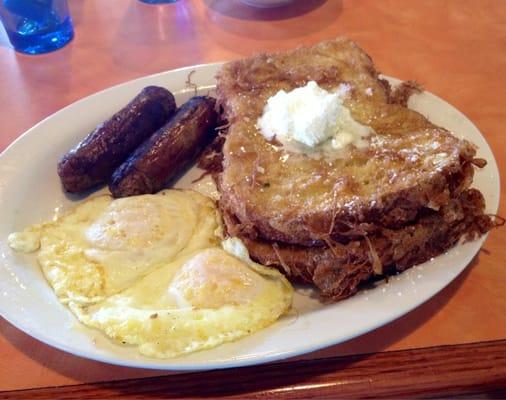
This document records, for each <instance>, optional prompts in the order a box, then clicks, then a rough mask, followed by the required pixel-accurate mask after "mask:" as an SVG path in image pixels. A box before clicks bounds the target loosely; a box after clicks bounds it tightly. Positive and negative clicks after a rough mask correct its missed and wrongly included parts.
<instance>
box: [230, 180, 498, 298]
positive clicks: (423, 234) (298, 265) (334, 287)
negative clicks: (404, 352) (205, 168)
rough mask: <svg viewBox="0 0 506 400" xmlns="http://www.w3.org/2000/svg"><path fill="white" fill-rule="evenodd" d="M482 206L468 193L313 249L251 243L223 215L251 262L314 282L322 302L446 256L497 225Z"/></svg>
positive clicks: (232, 220)
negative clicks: (397, 223)
mask: <svg viewBox="0 0 506 400" xmlns="http://www.w3.org/2000/svg"><path fill="white" fill-rule="evenodd" d="M484 207H485V201H484V199H483V196H482V194H481V193H480V192H479V191H478V190H475V189H469V190H465V191H464V192H462V193H461V194H460V196H459V197H458V198H455V199H452V200H451V201H450V202H449V203H448V204H446V205H444V206H443V207H441V209H440V210H439V211H434V210H431V209H425V210H424V211H423V212H422V213H421V216H420V217H419V218H418V219H417V221H416V222H414V223H412V224H409V225H406V226H404V227H401V228H398V229H389V228H381V229H380V231H379V232H377V233H376V234H375V235H372V236H370V237H364V238H362V239H360V240H353V241H350V242H348V243H347V244H340V243H333V244H331V245H330V246H327V245H326V246H310V247H304V246H300V245H293V244H286V243H280V242H273V241H266V240H263V239H258V238H257V239H251V238H250V237H249V236H248V235H247V234H246V235H245V232H244V228H245V227H244V226H242V225H241V224H240V223H239V222H238V221H237V219H236V218H235V217H234V216H232V215H230V214H228V213H227V212H224V213H223V214H222V215H223V218H224V221H225V224H226V227H227V230H228V234H229V235H231V236H237V237H240V238H241V239H242V240H243V241H244V243H245V245H246V247H247V248H248V251H249V253H250V256H251V257H252V259H254V260H255V261H257V262H259V263H261V264H264V265H269V266H272V267H275V268H277V269H279V270H280V271H281V272H283V273H284V274H286V275H287V277H288V278H289V279H290V280H292V281H295V282H302V283H309V284H314V285H315V286H316V287H317V288H318V289H319V293H320V295H321V297H322V298H323V299H326V300H331V301H337V300H341V299H344V298H346V297H349V296H351V295H353V294H355V293H356V292H357V290H358V289H359V288H360V285H361V284H363V283H365V282H368V281H370V280H372V279H374V278H375V277H378V276H379V277H381V276H385V275H388V274H393V273H396V272H401V271H404V270H405V269H407V268H409V267H411V266H413V265H415V264H419V263H422V262H425V261H427V260H429V259H430V258H431V257H435V256H437V255H440V254H442V253H444V252H445V251H447V250H448V249H449V248H450V247H452V246H454V245H455V244H456V243H457V242H458V241H459V240H461V239H464V240H472V239H475V238H476V237H478V236H480V235H482V234H484V233H486V232H488V231H489V230H490V229H491V228H492V227H493V226H494V222H493V221H492V219H491V218H490V217H489V216H488V215H485V214H484V213H483V210H484ZM246 229H248V227H246Z"/></svg>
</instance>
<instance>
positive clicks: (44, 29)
mask: <svg viewBox="0 0 506 400" xmlns="http://www.w3.org/2000/svg"><path fill="white" fill-rule="evenodd" d="M0 19H1V21H2V23H3V25H4V28H5V30H6V32H7V35H8V36H9V40H10V42H11V44H12V46H14V48H15V49H16V50H17V51H20V52H22V53H27V54H40V53H47V52H48V51H53V50H57V49H59V48H60V47H63V46H65V45H66V44H67V43H68V42H69V41H70V40H71V39H72V38H73V37H74V29H73V27H72V19H71V18H70V14H69V9H68V4H67V0H0Z"/></svg>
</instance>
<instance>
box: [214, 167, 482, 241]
mask: <svg viewBox="0 0 506 400" xmlns="http://www.w3.org/2000/svg"><path fill="white" fill-rule="evenodd" d="M473 173H474V170H473V167H472V163H471V162H467V163H464V164H463V167H462V169H461V170H459V171H457V172H454V173H448V174H446V175H445V174H435V175H434V176H432V177H431V179H430V180H429V181H425V182H424V181H422V182H420V183H418V184H417V185H416V186H414V187H412V188H409V189H405V190H403V191H400V192H395V193H387V194H386V195H385V196H383V197H382V198H380V199H379V200H378V201H376V202H375V203H374V205H371V206H369V207H368V206H367V205H365V204H364V205H358V206H357V208H359V211H358V212H356V213H350V212H349V211H350V210H349V209H346V210H336V211H335V212H330V213H323V214H321V213H319V214H316V213H313V214H312V213H308V214H307V216H306V218H304V219H300V220H299V219H293V220H291V221H289V222H288V224H287V229H286V230H285V232H281V231H279V230H276V229H273V228H272V226H271V224H270V222H269V221H266V220H264V219H262V218H261V216H257V215H255V213H254V212H251V210H250V209H249V208H248V207H247V204H246V205H245V206H244V207H241V208H239V209H240V210H241V211H242V212H243V213H241V214H240V215H237V214H236V213H234V210H237V207H235V206H234V205H231V204H230V200H231V197H229V196H226V195H225V196H224V195H223V194H224V193H223V192H221V193H222V196H221V198H220V208H221V209H222V210H225V211H226V212H227V213H228V214H231V215H234V217H235V218H236V219H238V221H240V223H241V225H242V226H245V227H246V226H247V227H248V229H247V230H245V231H244V234H243V235H244V236H246V237H248V238H250V239H257V238H260V239H266V240H274V241H279V242H284V243H289V244H299V245H304V246H311V245H322V244H324V243H325V241H326V240H329V239H330V240H333V241H337V242H347V241H349V240H353V239H357V238H360V237H363V235H364V234H368V235H370V234H374V233H376V232H377V231H378V230H380V229H383V228H391V229H395V228H399V227H402V226H403V225H405V224H406V223H409V222H411V221H415V220H416V218H417V217H418V216H419V214H420V212H421V209H422V208H424V207H427V205H429V204H430V206H431V207H432V208H433V209H435V210H438V209H439V208H440V207H442V206H444V205H445V204H447V203H448V202H449V201H451V200H452V199H455V198H457V197H458V196H459V195H460V194H461V193H462V192H463V191H464V190H466V189H467V188H469V186H470V184H471V182H472V179H473ZM217 183H218V188H220V186H221V185H220V177H219V175H218V179H217Z"/></svg>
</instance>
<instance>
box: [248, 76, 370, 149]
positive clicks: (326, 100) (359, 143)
mask: <svg viewBox="0 0 506 400" xmlns="http://www.w3.org/2000/svg"><path fill="white" fill-rule="evenodd" d="M349 90H350V87H349V85H346V84H341V85H340V86H339V87H338V88H337V89H336V90H335V91H333V92H329V91H327V90H325V89H323V88H321V87H320V86H318V84H317V83H316V82H314V81H309V82H308V83H307V84H306V86H303V87H299V88H296V89H293V90H292V91H290V92H285V91H284V90H280V91H279V92H277V93H276V94H275V95H274V96H272V97H270V98H269V99H268V100H267V104H266V106H265V107H264V111H263V114H262V116H261V117H260V118H259V119H258V121H257V127H258V129H259V130H260V132H261V133H262V135H263V136H264V137H265V138H266V139H267V140H269V141H270V140H272V139H274V138H275V139H276V140H277V141H278V142H280V143H281V144H282V145H283V146H284V147H286V148H287V150H290V151H295V152H302V153H306V154H311V153H315V152H320V153H331V152H332V151H338V150H341V149H343V148H345V147H346V146H348V145H350V144H352V145H354V146H356V147H358V148H364V147H367V145H368V142H367V140H366V138H367V137H368V136H369V135H370V134H371V133H372V132H373V130H372V128H370V127H368V126H366V125H362V124H360V123H359V122H357V121H355V120H354V119H353V117H352V116H351V113H350V110H349V109H348V108H347V107H346V106H345V105H344V104H343V100H344V99H345V98H346V96H347V95H348V92H349Z"/></svg>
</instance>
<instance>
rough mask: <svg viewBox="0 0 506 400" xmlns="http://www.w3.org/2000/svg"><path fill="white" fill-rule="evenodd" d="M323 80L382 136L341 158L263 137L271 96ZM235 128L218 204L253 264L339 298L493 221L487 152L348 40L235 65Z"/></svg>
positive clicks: (226, 73) (228, 96)
mask: <svg viewBox="0 0 506 400" xmlns="http://www.w3.org/2000/svg"><path fill="white" fill-rule="evenodd" d="M308 81H315V82H317V84H318V85H319V86H320V87H322V88H324V89H325V90H327V91H329V92H332V91H335V90H336V89H337V88H338V87H340V85H343V84H344V85H346V87H347V89H348V95H347V97H346V98H345V100H344V104H345V106H346V107H347V108H348V109H349V110H350V112H351V115H352V117H353V118H354V119H355V120H356V121H358V122H359V123H361V124H363V125H365V126H368V127H370V128H371V129H372V131H373V132H374V133H373V134H371V135H370V136H369V137H368V139H367V140H368V144H367V146H366V147H365V148H357V147H355V146H353V145H349V146H347V148H346V151H344V152H340V154H339V156H337V157H334V158H328V157H308V156H307V155H306V154H301V153H296V152H291V151H290V150H289V149H286V148H284V147H283V146H280V145H279V143H277V142H276V140H275V139H274V140H273V141H269V140H266V138H265V137H264V136H263V135H262V134H261V133H260V132H259V129H258V125H257V122H258V119H259V118H260V117H261V116H262V113H263V112H264V108H265V106H266V103H267V100H268V99H269V98H271V97H272V96H274V95H275V94H276V93H277V92H278V91H280V90H284V91H285V92H289V91H291V90H293V89H295V88H298V87H302V86H304V85H305V84H306V83H307V82H308ZM217 82H218V85H217V94H218V104H220V105H221V107H222V110H223V116H224V118H225V119H226V120H227V121H228V124H227V131H226V135H225V140H224V144H223V147H222V149H221V157H222V163H221V168H220V171H219V172H218V173H217V174H216V175H215V178H216V181H217V184H218V189H219V192H220V201H219V206H220V209H221V211H222V214H223V219H224V222H225V226H226V229H227V231H228V234H229V235H232V236H239V237H240V238H241V239H242V240H243V241H244V243H245V244H246V246H247V248H248V250H249V252H250V254H251V257H252V258H253V259H255V260H257V261H258V262H260V263H262V264H265V265H270V266H273V267H276V268H278V269H279V270H281V271H282V272H284V273H285V274H286V275H287V276H288V277H289V278H290V279H291V280H293V281H296V282H305V283H311V284H314V285H315V286H316V287H317V288H318V289H319V291H320V293H321V296H322V297H323V298H326V299H329V300H339V299H343V298H345V297H348V296H350V295H353V294H354V293H356V291H357V290H358V289H359V288H360V285H361V284H363V283H365V282H368V281H370V280H372V279H375V278H378V277H382V276H385V275H388V274H393V273H396V272H398V271H403V270H405V269H407V268H409V267H411V266H413V265H416V264H419V263H422V262H424V261H427V260H429V259H430V258H432V257H435V256H437V255H440V254H442V253H444V252H445V251H447V250H448V249H449V248H451V247H452V246H454V245H455V244H456V243H457V242H459V241H460V240H470V239H474V238H476V237H477V236H479V235H481V234H484V233H485V232H487V231H488V230H490V229H491V227H492V226H493V225H494V222H493V220H492V219H491V218H490V217H489V216H487V215H485V213H484V208H485V202H484V198H483V196H482V194H481V193H480V192H479V191H478V190H476V189H471V188H470V186H471V183H472V181H473V173H474V170H475V168H481V167H483V166H484V165H485V164H486V161H485V160H482V159H479V158H476V146H475V145H473V144H472V143H470V142H468V141H467V140H463V139H460V138H458V137H457V136H455V135H454V134H453V133H451V132H449V131H448V130H446V129H445V128H442V127H439V126H436V125H434V124H433V123H431V122H430V121H429V120H428V119H427V118H425V117H424V116H423V115H421V114H419V113H418V112H416V111H413V110H411V109H409V108H408V107H407V104H406V103H407V98H408V97H409V94H410V90H411V89H416V85H411V84H406V85H404V86H401V87H400V88H397V89H396V90H394V89H392V88H391V86H390V85H389V83H388V81H386V80H384V79H382V78H381V77H380V76H379V73H378V72H377V70H376V68H375V66H374V64H373V62H372V60H371V58H370V57H369V56H368V55H367V54H366V53H365V52H364V51H363V50H361V49H360V48H359V47H358V46H357V45H356V44H355V43H353V42H352V41H350V40H348V39H345V38H338V39H335V40H331V41H327V42H323V43H320V44H317V45H315V46H313V47H300V48H298V49H295V50H293V51H289V52H285V53H277V54H261V55H258V56H255V57H253V58H249V59H245V60H239V61H234V62H230V63H228V64H226V65H225V66H224V67H223V68H222V69H221V71H220V72H219V74H218V76H217Z"/></svg>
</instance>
